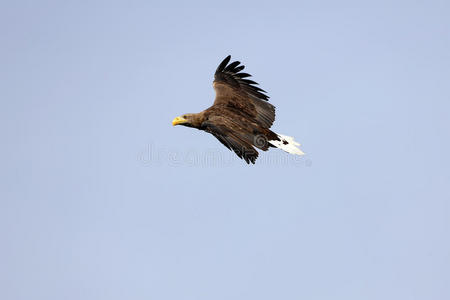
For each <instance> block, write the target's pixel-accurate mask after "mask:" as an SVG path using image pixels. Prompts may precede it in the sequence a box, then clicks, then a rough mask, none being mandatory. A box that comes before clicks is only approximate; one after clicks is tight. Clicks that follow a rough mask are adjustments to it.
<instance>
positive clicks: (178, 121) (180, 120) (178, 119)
mask: <svg viewBox="0 0 450 300" xmlns="http://www.w3.org/2000/svg"><path fill="white" fill-rule="evenodd" d="M184 123H187V120H186V119H184V118H182V117H176V118H175V119H173V121H172V125H173V126H175V125H179V124H184Z"/></svg>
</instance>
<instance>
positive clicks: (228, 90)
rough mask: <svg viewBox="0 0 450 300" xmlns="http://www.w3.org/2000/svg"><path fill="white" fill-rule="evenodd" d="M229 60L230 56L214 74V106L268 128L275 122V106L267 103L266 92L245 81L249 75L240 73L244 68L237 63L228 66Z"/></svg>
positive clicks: (252, 82)
mask: <svg viewBox="0 0 450 300" xmlns="http://www.w3.org/2000/svg"><path fill="white" fill-rule="evenodd" d="M230 59H231V56H230V55H229V56H227V57H226V58H225V59H224V60H223V61H222V62H221V63H220V65H219V66H218V67H217V70H216V73H215V74H214V83H213V86H214V89H215V91H216V99H215V100H214V105H220V106H224V107H228V108H230V109H237V110H239V111H240V112H242V113H244V114H245V115H246V117H247V118H249V119H250V120H252V121H255V122H257V123H258V124H259V125H261V126H262V127H263V128H270V126H272V124H273V122H274V121H275V106H273V105H272V104H270V103H269V102H267V101H268V100H269V96H267V95H266V94H265V93H266V91H264V90H263V89H261V88H259V87H257V86H256V85H257V83H256V82H254V81H253V80H250V79H246V78H247V77H250V76H251V75H250V74H247V73H243V72H241V71H242V70H243V69H244V68H245V66H243V65H240V62H239V61H235V62H232V63H230V64H229V62H230Z"/></svg>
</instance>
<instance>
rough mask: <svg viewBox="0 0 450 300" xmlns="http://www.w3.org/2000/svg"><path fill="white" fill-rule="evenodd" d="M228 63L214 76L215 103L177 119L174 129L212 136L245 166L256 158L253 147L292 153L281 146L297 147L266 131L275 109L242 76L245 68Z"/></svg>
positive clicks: (224, 63)
mask: <svg viewBox="0 0 450 300" xmlns="http://www.w3.org/2000/svg"><path fill="white" fill-rule="evenodd" d="M230 59H231V56H227V57H226V58H225V59H224V60H223V61H222V62H221V63H220V65H219V66H218V67H217V70H216V72H215V74H214V82H213V87H214V89H215V91H216V99H215V100H214V103H213V105H212V106H211V107H209V108H208V109H206V110H204V111H202V112H200V113H197V114H185V115H183V116H181V117H177V118H175V119H174V120H173V122H172V123H173V125H184V126H188V127H193V128H197V129H200V130H204V131H206V132H209V133H211V134H212V135H214V136H215V137H216V138H217V139H218V140H219V141H220V142H221V143H222V144H223V145H225V146H226V147H227V148H229V149H231V150H233V151H234V152H235V153H236V154H237V156H239V157H240V158H243V159H244V160H245V161H246V162H247V163H250V162H251V163H255V161H256V159H257V157H258V151H256V149H255V147H256V148H258V149H261V150H263V151H266V150H268V148H269V147H278V148H281V149H283V150H285V151H288V152H290V153H293V152H291V151H292V150H291V151H290V150H286V149H284V147H281V146H280V145H283V144H284V145H287V144H289V143H291V144H293V145H290V146H291V147H292V146H294V147H295V145H298V144H297V143H295V142H294V140H293V139H292V138H290V137H286V136H283V135H278V134H276V133H275V132H273V131H271V130H270V129H269V128H270V127H271V126H272V124H273V122H274V121H275V106H273V105H272V104H270V103H269V102H267V101H268V100H269V96H267V95H266V94H265V93H266V92H265V91H264V90H262V89H261V88H259V87H257V86H256V85H257V83H256V82H254V81H252V80H249V79H247V78H248V77H250V76H251V75H250V74H247V73H243V72H241V71H242V70H243V69H244V66H243V65H240V62H239V61H235V62H232V63H230V64H229V62H230ZM289 139H292V141H288V140H289ZM296 149H297V148H296ZM298 151H300V149H298ZM300 153H301V154H303V153H302V152H301V151H300V152H299V153H295V154H300Z"/></svg>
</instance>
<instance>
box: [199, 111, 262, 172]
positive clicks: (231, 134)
mask: <svg viewBox="0 0 450 300" xmlns="http://www.w3.org/2000/svg"><path fill="white" fill-rule="evenodd" d="M202 130H204V131H206V132H209V133H211V134H212V135H213V136H215V137H216V138H217V139H218V140H219V141H220V142H221V143H222V144H223V145H225V147H227V148H228V149H230V150H233V151H234V153H236V155H237V156H239V157H240V158H242V159H244V160H245V161H246V162H247V163H250V162H251V163H253V164H254V163H255V161H256V159H257V158H258V151H256V150H255V148H253V146H252V145H251V144H250V143H249V142H248V141H246V139H245V138H243V137H242V136H240V135H239V133H238V132H235V131H233V130H232V129H231V128H230V126H229V124H227V123H226V120H224V119H222V118H220V117H217V118H211V119H209V120H208V121H204V122H203V123H202Z"/></svg>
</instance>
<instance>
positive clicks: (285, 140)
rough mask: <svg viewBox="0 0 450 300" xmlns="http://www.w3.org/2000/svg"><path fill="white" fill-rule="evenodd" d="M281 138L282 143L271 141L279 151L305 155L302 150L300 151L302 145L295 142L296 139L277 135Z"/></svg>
mask: <svg viewBox="0 0 450 300" xmlns="http://www.w3.org/2000/svg"><path fill="white" fill-rule="evenodd" d="M277 135H278V137H279V138H280V141H269V143H271V144H272V145H274V146H275V147H277V148H278V149H281V150H284V151H286V152H287V153H291V154H297V155H304V154H305V153H303V151H302V150H300V148H299V146H300V144H299V143H297V142H296V141H294V138H293V137H291V136H287V135H282V134H277Z"/></svg>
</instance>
